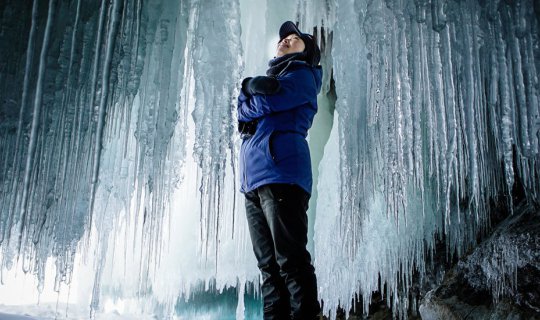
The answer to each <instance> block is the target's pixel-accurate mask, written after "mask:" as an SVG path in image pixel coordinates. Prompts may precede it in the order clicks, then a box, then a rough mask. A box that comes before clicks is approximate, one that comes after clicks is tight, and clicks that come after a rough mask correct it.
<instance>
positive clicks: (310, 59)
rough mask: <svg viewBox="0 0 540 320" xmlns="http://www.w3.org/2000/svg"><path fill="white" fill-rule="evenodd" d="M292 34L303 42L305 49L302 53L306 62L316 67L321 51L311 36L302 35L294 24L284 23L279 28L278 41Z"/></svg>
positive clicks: (290, 22)
mask: <svg viewBox="0 0 540 320" xmlns="http://www.w3.org/2000/svg"><path fill="white" fill-rule="evenodd" d="M293 33H294V34H296V35H298V36H299V37H300V39H302V41H304V45H305V46H306V49H305V50H304V53H305V54H306V62H307V63H309V64H311V65H312V66H316V65H318V64H319V61H320V60H321V51H320V50H319V46H318V45H317V41H316V40H315V38H314V37H313V36H312V35H310V34H308V33H302V31H300V29H298V27H297V26H296V24H294V22H292V21H286V22H284V23H283V24H282V25H281V27H280V28H279V41H281V40H283V39H284V38H285V37H287V36H288V35H290V34H293Z"/></svg>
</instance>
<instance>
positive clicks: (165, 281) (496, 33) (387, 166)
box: [0, 0, 540, 319]
mask: <svg viewBox="0 0 540 320" xmlns="http://www.w3.org/2000/svg"><path fill="white" fill-rule="evenodd" d="M539 12H540V8H539V5H538V1H533V0H516V1H498V0H494V1H481V0H478V1H457V0H431V1H430V0H414V1H413V0H385V1H374V0H371V1H369V0H357V1H353V0H334V1H332V0H316V1H308V0H297V1H296V2H294V1H285V0H280V1H275V0H266V1H265V0H249V1H248V0H191V1H185V0H178V1H172V0H170V1H167V0H153V1H140V0H101V1H89V0H76V1H61V0H47V1H45V0H44V1H37V0H35V1H19V0H4V1H1V2H0V98H1V99H0V120H1V121H0V210H1V211H0V249H1V253H0V263H1V270H2V281H3V283H4V284H3V285H2V286H0V292H1V291H2V290H3V289H2V288H3V287H4V288H5V286H6V285H7V284H8V282H9V279H10V275H12V274H16V273H20V271H23V272H24V273H25V274H29V275H32V276H35V278H36V279H38V286H37V288H36V287H34V288H33V289H32V290H39V291H41V290H43V287H44V283H45V282H46V281H47V278H48V277H49V276H48V275H47V274H48V272H47V268H48V267H47V266H48V265H54V267H53V269H54V272H53V275H52V277H54V284H55V285H54V289H55V290H57V291H61V290H68V289H65V287H66V285H71V284H73V285H74V284H75V283H76V282H78V283H86V287H85V286H84V285H80V286H79V287H81V288H86V290H83V289H81V290H79V291H81V292H78V294H77V295H75V293H73V295H72V298H71V299H72V300H73V299H79V300H78V301H77V302H78V303H82V304H87V305H89V307H90V309H91V310H92V311H91V313H92V314H94V313H95V312H99V311H100V310H102V309H103V307H104V305H105V303H104V301H106V299H115V301H118V300H121V301H124V302H123V303H124V304H126V305H128V304H129V305H132V306H134V307H135V308H139V309H141V310H140V311H141V312H146V313H154V314H159V315H161V316H164V317H167V316H171V315H172V314H173V313H174V312H175V311H174V308H175V304H176V302H177V301H178V299H188V300H189V298H190V296H192V294H193V293H194V292H199V291H205V290H212V291H218V292H219V291H220V290H223V289H225V288H227V287H237V288H239V290H238V292H239V297H240V299H239V303H238V308H237V310H236V317H237V318H238V319H242V318H243V317H244V314H243V310H244V304H243V299H242V297H243V294H244V292H246V290H247V291H253V290H254V289H253V288H256V287H257V284H258V281H259V275H258V271H257V269H256V262H255V260H254V258H253V254H252V252H251V244H250V240H249V236H248V233H247V229H246V223H245V219H244V208H243V196H242V195H241V194H240V193H239V192H238V188H239V186H238V168H237V155H238V149H239V143H240V138H239V136H238V134H237V133H236V132H235V128H236V113H235V110H236V106H235V98H236V96H237V94H238V87H239V83H240V81H241V79H242V78H243V77H245V76H253V75H257V74H263V73H264V71H265V69H266V62H267V60H268V59H269V58H271V57H272V50H273V46H274V45H275V41H276V40H277V30H278V28H279V25H280V24H281V23H282V22H283V21H285V20H294V21H298V22H299V24H300V28H301V29H302V30H306V31H309V32H315V33H316V34H317V37H318V40H319V43H320V46H321V48H322V52H323V58H322V61H321V64H322V66H323V69H324V79H323V90H322V92H321V94H320V96H319V113H318V115H317V117H316V119H315V122H314V126H313V128H312V130H311V132H310V136H309V142H310V146H311V151H312V161H313V168H314V181H315V182H316V189H315V190H314V192H313V196H312V199H311V204H310V212H309V216H310V250H311V251H312V253H313V257H314V264H315V268H316V271H317V276H318V280H319V297H320V298H321V299H323V300H324V302H325V303H324V311H325V313H326V314H335V310H336V309H337V307H338V305H341V306H342V307H343V308H345V310H348V309H349V308H350V307H351V306H352V303H351V300H352V299H353V298H354V297H355V295H359V296H360V297H361V299H362V301H363V304H364V307H365V309H364V311H365V312H367V308H368V305H369V302H370V301H371V294H372V292H374V291H376V290H379V291H381V292H382V293H383V296H384V297H385V299H386V300H387V303H388V304H389V305H390V306H391V307H392V308H393V311H394V314H395V315H396V316H399V317H402V318H406V315H407V310H408V309H409V308H412V309H414V308H415V304H416V301H415V296H414V295H412V294H410V289H411V287H412V286H413V285H414V284H415V282H416V283H418V282H419V281H421V279H422V278H423V276H424V275H425V272H426V267H427V266H428V264H429V261H430V257H432V256H433V255H434V254H436V252H435V251H434V250H435V241H436V239H440V240H442V241H443V242H444V243H445V244H446V247H447V250H448V252H451V253H455V254H457V255H458V256H460V255H461V254H462V253H463V252H464V251H466V250H467V249H468V248H469V247H470V246H472V245H474V244H475V239H476V237H477V235H478V234H479V233H480V232H482V231H483V230H485V228H486V227H487V226H488V224H489V219H488V217H489V203H490V201H491V200H493V199H500V198H501V197H502V198H503V199H504V201H506V202H508V203H509V205H510V206H511V205H512V204H511V197H510V192H511V190H512V188H513V186H514V184H515V183H516V181H520V183H521V184H523V186H524V188H525V193H526V196H527V197H528V198H530V199H533V200H535V201H538V200H539V194H538V192H539V188H540V183H539V181H540V178H539V174H540V166H539V165H540V158H539V147H540V145H539V130H540V118H539V112H540V110H539V99H540V93H539V90H540V87H539V80H538V74H539V72H538V71H539V69H540V48H539V46H540V44H539V42H540V39H539V23H540V21H539V19H538V17H539V15H540V14H539ZM509 265H513V264H509ZM501 267H504V265H502V266H501ZM509 272H511V271H509ZM54 274H55V275H54ZM413 274H414V277H413ZM491 281H493V282H494V283H493V284H492V285H490V287H491V288H493V290H495V291H496V295H497V296H499V294H501V293H504V292H505V290H504V289H503V288H501V285H507V284H506V283H498V281H500V279H499V278H497V277H495V278H493V279H491ZM250 283H253V284H250ZM246 286H247V287H246ZM67 287H68V288H69V286H67ZM255 291H256V289H255ZM75 297H77V298H75ZM137 301H138V302H137ZM128 302H129V303H128Z"/></svg>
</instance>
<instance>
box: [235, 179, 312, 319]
mask: <svg viewBox="0 0 540 320" xmlns="http://www.w3.org/2000/svg"><path fill="white" fill-rule="evenodd" d="M245 196H246V213H247V221H248V225H249V232H250V235H251V241H252V243H253V252H254V253H255V257H256V258H257V261H258V267H259V269H260V270H261V274H262V285H261V292H262V297H263V303H264V319H265V320H269V319H272V320H288V319H295V320H296V319H302V320H312V319H315V318H316V316H317V315H318V314H319V311H320V305H319V301H318V300H317V279H316V277H315V269H314V268H313V266H312V265H311V256H310V255H309V252H308V251H307V250H306V245H307V214H306V211H307V209H308V202H309V197H310V195H309V194H308V193H307V192H306V191H304V190H303V189H302V188H300V187H298V186H296V185H291V184H270V185H265V186H262V187H259V188H257V189H256V190H253V191H251V192H248V193H246V194H245Z"/></svg>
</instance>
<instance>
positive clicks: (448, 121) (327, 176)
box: [300, 1, 540, 317]
mask: <svg viewBox="0 0 540 320" xmlns="http://www.w3.org/2000/svg"><path fill="white" fill-rule="evenodd" d="M300 7H302V8H304V9H305V10H304V11H303V12H302V13H301V15H302V18H301V19H300V20H301V21H305V22H306V23H307V24H308V25H323V26H325V27H326V28H327V30H328V31H327V37H329V38H331V39H332V61H333V63H332V67H333V72H334V79H335V85H336V94H337V101H336V105H335V108H336V114H337V115H338V116H339V117H337V118H335V120H334V127H333V128H332V137H331V140H330V142H329V143H328V144H327V147H326V148H327V149H326V150H325V156H324V158H323V163H322V164H321V167H320V171H321V174H320V176H319V185H318V192H319V201H318V203H317V219H316V226H315V228H316V230H315V251H316V268H317V270H318V275H319V281H320V286H321V287H322V290H321V293H320V296H321V298H322V299H323V300H325V302H327V303H326V304H325V306H327V307H328V309H332V308H333V307H334V306H336V305H337V304H338V303H341V305H343V306H345V310H348V309H349V307H350V306H351V300H352V299H353V298H354V294H355V292H358V293H361V294H362V300H363V304H364V311H367V308H368V304H369V302H370V301H371V292H372V291H374V290H383V287H381V284H385V283H386V286H385V288H386V289H385V292H383V294H384V295H385V298H386V299H387V301H388V304H389V305H390V306H392V307H393V308H394V309H393V310H394V312H395V313H396V314H398V315H400V316H401V317H406V310H407V308H408V307H413V308H414V305H415V301H414V300H413V299H414V298H415V297H414V295H409V294H408V292H409V291H410V289H411V288H412V286H413V285H415V284H416V285H417V284H418V283H419V282H421V279H422V278H423V276H424V271H425V267H426V263H425V261H426V258H427V257H426V256H425V255H426V254H428V256H429V255H431V254H433V248H434V247H433V246H434V240H435V238H436V237H439V238H442V237H444V241H445V242H446V244H447V247H448V248H449V252H456V253H457V254H458V255H461V254H462V253H463V252H464V251H465V250H466V248H468V247H469V246H471V245H473V244H474V243H475V237H476V235H478V234H479V232H481V231H482V230H483V229H484V228H485V227H486V226H487V225H488V224H489V211H488V210H489V201H490V199H491V200H493V199H497V198H498V197H501V196H503V195H504V196H503V197H504V198H505V200H504V201H507V203H508V204H509V206H510V207H511V206H512V203H511V202H512V199H511V197H510V192H511V190H512V188H513V186H514V182H515V181H516V180H517V179H519V180H520V181H521V182H522V183H523V184H524V185H525V188H526V189H527V195H528V197H529V198H530V199H535V201H537V200H538V187H539V179H538V173H539V171H538V170H539V166H538V165H539V163H538V161H539V153H538V148H539V141H538V138H539V126H538V124H539V119H540V118H539V117H538V112H539V105H538V102H539V97H540V95H539V91H538V76H537V75H538V71H537V70H538V66H539V62H540V61H539V59H538V57H539V55H538V54H539V51H538V41H539V33H538V27H539V25H538V23H539V21H538V12H539V11H538V10H539V8H538V5H537V4H536V3H533V2H532V1H516V2H513V3H511V4H510V3H507V2H499V1H487V2H486V1H480V2H475V1H472V2H471V1H467V2H460V1H336V2H328V1H316V2H311V1H303V2H301V5H300ZM336 119H338V120H336ZM336 131H337V132H336ZM336 163H339V164H340V165H339V168H335V167H333V164H336ZM413 271H417V272H418V273H417V277H416V278H415V279H414V280H413V278H412V274H413ZM378 276H379V277H380V280H379V279H378V278H377V277H378ZM379 281H380V282H379ZM351 284H353V285H351ZM500 285H501V284H494V286H500ZM328 309H327V310H328Z"/></svg>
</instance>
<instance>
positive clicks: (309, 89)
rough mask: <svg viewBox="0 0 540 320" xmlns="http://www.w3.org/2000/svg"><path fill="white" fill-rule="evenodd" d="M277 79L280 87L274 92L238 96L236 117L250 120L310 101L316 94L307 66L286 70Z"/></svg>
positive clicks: (313, 79)
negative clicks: (243, 97) (245, 97)
mask: <svg viewBox="0 0 540 320" xmlns="http://www.w3.org/2000/svg"><path fill="white" fill-rule="evenodd" d="M278 80H279V83H280V86H281V89H280V90H279V91H278V92H277V93H276V94H273V95H264V94H256V95H253V96H252V97H251V99H240V98H241V97H238V119H239V120H241V121H251V120H254V119H257V118H260V117H262V116H265V115H268V114H271V113H276V112H282V111H286V110H290V109H293V108H296V107H299V106H301V105H303V104H305V103H308V102H311V101H312V100H313V99H314V98H315V97H316V96H317V85H316V84H315V78H314V77H313V74H312V72H311V71H310V70H309V69H307V68H301V69H296V70H294V71H292V72H288V73H286V74H285V75H284V76H283V77H281V78H279V79H278ZM241 100H242V102H241Z"/></svg>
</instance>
